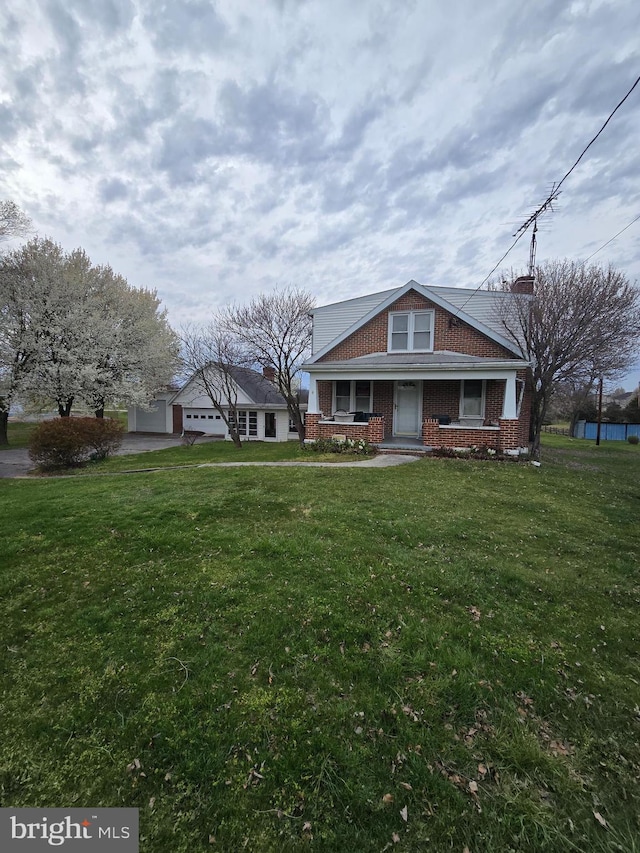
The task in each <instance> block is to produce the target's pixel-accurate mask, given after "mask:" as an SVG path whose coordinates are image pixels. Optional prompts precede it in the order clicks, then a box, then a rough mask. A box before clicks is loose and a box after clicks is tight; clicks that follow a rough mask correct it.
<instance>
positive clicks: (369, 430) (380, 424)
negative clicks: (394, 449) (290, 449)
mask: <svg viewBox="0 0 640 853" xmlns="http://www.w3.org/2000/svg"><path fill="white" fill-rule="evenodd" d="M305 435H306V438H307V439H310V440H313V441H315V439H317V438H333V436H334V435H344V436H346V438H351V439H353V440H354V441H359V440H360V439H361V438H364V439H365V440H366V441H368V442H369V443H370V444H380V442H381V441H383V439H384V418H370V419H369V423H366V424H354V423H351V424H336V423H329V424H327V423H322V422H321V421H320V419H319V416H318V415H307V420H306V433H305Z"/></svg>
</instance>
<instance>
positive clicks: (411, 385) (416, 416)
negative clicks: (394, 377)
mask: <svg viewBox="0 0 640 853" xmlns="http://www.w3.org/2000/svg"><path fill="white" fill-rule="evenodd" d="M395 396H396V399H395V406H394V419H393V434H394V435H406V436H411V437H412V438H416V437H418V436H419V435H420V426H421V418H420V414H421V408H422V407H421V402H422V383H421V382H419V381H411V382H409V381H407V382H396V390H395Z"/></svg>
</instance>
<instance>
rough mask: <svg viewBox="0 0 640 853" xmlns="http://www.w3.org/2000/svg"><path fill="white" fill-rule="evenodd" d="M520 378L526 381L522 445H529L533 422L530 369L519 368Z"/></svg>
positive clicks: (521, 416)
mask: <svg viewBox="0 0 640 853" xmlns="http://www.w3.org/2000/svg"><path fill="white" fill-rule="evenodd" d="M517 377H518V379H523V380H524V382H525V386H524V396H523V398H522V406H521V407H520V433H519V438H520V447H527V446H528V444H529V428H530V424H531V390H532V389H531V377H530V375H529V371H527V370H519V371H518V373H517Z"/></svg>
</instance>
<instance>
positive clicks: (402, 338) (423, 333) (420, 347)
mask: <svg viewBox="0 0 640 853" xmlns="http://www.w3.org/2000/svg"><path fill="white" fill-rule="evenodd" d="M433 320H434V312H433V311H394V312H392V313H391V314H389V340H388V344H387V348H388V351H389V352H432V351H433Z"/></svg>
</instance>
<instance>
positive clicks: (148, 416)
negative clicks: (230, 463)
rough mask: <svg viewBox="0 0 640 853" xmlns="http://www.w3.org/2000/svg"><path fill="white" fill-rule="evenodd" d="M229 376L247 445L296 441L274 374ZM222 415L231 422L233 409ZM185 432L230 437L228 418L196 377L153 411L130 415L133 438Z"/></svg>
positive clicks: (165, 395) (242, 371)
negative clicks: (135, 433) (149, 434)
mask: <svg viewBox="0 0 640 853" xmlns="http://www.w3.org/2000/svg"><path fill="white" fill-rule="evenodd" d="M212 370H214V368H212ZM228 373H229V376H230V378H231V389H232V390H231V397H232V398H233V397H235V405H236V410H237V413H238V424H239V431H240V437H241V438H242V439H243V440H245V441H288V440H289V439H297V437H298V434H297V432H296V431H295V428H294V427H293V425H292V424H291V423H290V421H289V412H288V410H287V404H286V401H285V399H284V397H283V396H282V394H281V393H280V392H279V391H278V389H277V388H276V386H275V385H274V383H273V381H272V379H273V378H274V376H273V372H272V371H269V369H268V368H265V370H264V372H263V373H259V372H258V371H256V370H251V369H249V368H246V367H229V368H228ZM221 399H222V398H221ZM224 399H228V397H226V398H224ZM222 409H223V411H224V412H225V414H226V415H227V416H228V412H229V406H228V405H223V406H222ZM184 430H198V431H201V432H204V433H206V434H207V435H211V436H217V437H219V438H227V439H228V438H229V437H230V436H229V430H228V429H227V425H226V423H225V421H224V418H223V417H222V415H221V414H220V412H219V411H217V410H216V409H215V408H214V406H213V404H212V402H211V399H210V398H209V397H208V396H207V395H206V394H205V393H204V391H203V388H202V387H201V385H200V383H199V382H198V380H197V379H195V378H194V377H191V378H190V379H188V380H187V381H186V382H185V383H184V385H182V386H181V387H171V388H168V389H167V390H166V391H164V392H161V393H159V394H156V396H155V398H154V400H153V401H152V403H151V404H150V408H149V409H148V410H145V409H143V408H141V407H139V406H133V407H131V408H130V409H129V431H130V432H153V433H174V434H178V435H180V434H181V433H182V432H183V431H184Z"/></svg>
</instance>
